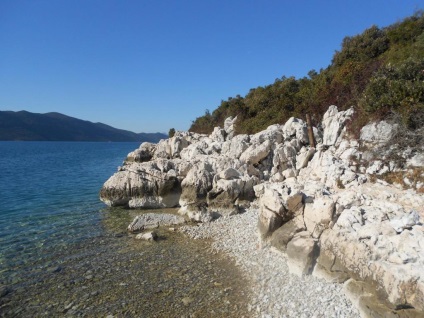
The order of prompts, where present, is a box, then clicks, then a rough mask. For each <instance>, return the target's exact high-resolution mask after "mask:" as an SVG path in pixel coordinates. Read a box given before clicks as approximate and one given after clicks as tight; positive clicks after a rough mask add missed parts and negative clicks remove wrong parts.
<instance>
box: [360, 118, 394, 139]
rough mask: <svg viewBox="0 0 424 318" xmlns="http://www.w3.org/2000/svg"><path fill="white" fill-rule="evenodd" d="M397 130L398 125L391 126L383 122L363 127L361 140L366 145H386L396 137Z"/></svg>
mask: <svg viewBox="0 0 424 318" xmlns="http://www.w3.org/2000/svg"><path fill="white" fill-rule="evenodd" d="M397 130H398V125H397V124H389V123H388V122H386V121H384V120H382V121H380V122H374V123H370V124H368V125H366V126H364V127H362V129H361V135H360V138H359V139H360V140H361V141H363V142H366V143H371V144H379V145H384V144H387V143H388V142H389V141H390V140H391V139H392V138H393V137H394V136H395V135H396V133H397Z"/></svg>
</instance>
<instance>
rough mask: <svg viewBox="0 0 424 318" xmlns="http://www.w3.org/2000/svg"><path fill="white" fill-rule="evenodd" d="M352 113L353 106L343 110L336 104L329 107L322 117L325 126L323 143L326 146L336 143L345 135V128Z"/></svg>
mask: <svg viewBox="0 0 424 318" xmlns="http://www.w3.org/2000/svg"><path fill="white" fill-rule="evenodd" d="M352 115H353V108H350V109H349V110H346V111H341V112H339V111H338V109H337V106H334V105H332V106H330V107H329V108H328V110H327V111H326V112H325V114H324V116H323V119H322V127H323V128H324V135H323V138H322V143H323V145H324V146H332V145H335V144H336V143H337V141H339V140H340V139H341V138H342V137H343V134H342V132H343V129H344V128H345V125H346V122H347V121H348V120H349V119H351V117H352Z"/></svg>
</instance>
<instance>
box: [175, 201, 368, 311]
mask: <svg viewBox="0 0 424 318" xmlns="http://www.w3.org/2000/svg"><path fill="white" fill-rule="evenodd" d="M257 219H258V211H257V210H256V209H250V210H247V211H246V212H245V213H242V214H237V215H233V216H229V217H223V218H219V219H218V220H216V221H214V222H210V223H201V224H198V225H197V226H185V227H182V228H181V229H180V230H181V231H183V232H184V233H186V234H187V235H188V236H190V237H191V238H193V239H206V238H208V239H212V240H213V242H212V245H211V249H212V251H214V252H216V253H218V252H224V253H225V254H227V255H228V256H229V257H230V258H232V259H233V260H234V261H235V262H236V264H237V266H239V268H240V269H241V270H242V273H244V274H245V277H247V278H248V280H249V281H250V283H251V289H252V290H251V300H250V303H249V304H248V305H247V306H248V308H247V311H248V313H249V317H263V318H265V317H267V318H268V317H269V318H271V317H282V318H283V317H287V318H288V317H304V318H311V317H315V318H319V317H346V318H348V317H352V318H354V317H355V318H357V317H360V314H359V312H358V311H357V309H356V308H355V307H354V306H353V305H352V303H351V302H350V300H349V299H347V297H346V296H345V294H344V292H343V286H342V285H341V284H334V283H328V282H325V281H323V280H320V279H317V278H315V277H313V276H303V277H298V276H296V275H292V274H290V273H289V270H288V267H287V264H286V259H285V256H284V254H282V253H280V252H279V251H277V250H275V249H274V248H272V247H269V246H266V245H263V244H261V243H260V240H259V237H258V235H257Z"/></svg>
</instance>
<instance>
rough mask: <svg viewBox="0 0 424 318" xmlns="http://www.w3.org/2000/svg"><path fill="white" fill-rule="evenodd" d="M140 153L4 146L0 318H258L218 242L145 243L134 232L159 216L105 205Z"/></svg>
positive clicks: (97, 146) (169, 237)
mask: <svg viewBox="0 0 424 318" xmlns="http://www.w3.org/2000/svg"><path fill="white" fill-rule="evenodd" d="M138 146H139V144H138V143H134V142H128V143H127V142H119V143H118V142H12V141H10V142H0V317H107V316H109V317H222V316H226V317H249V314H248V313H247V312H246V311H245V307H246V303H247V302H248V298H249V295H248V288H246V286H247V285H246V284H247V283H246V278H245V277H244V276H243V274H242V273H240V271H239V270H238V269H237V267H236V266H235V264H234V262H233V261H232V260H231V259H229V258H228V257H227V256H226V255H221V254H219V253H216V252H212V251H211V250H210V242H209V241H206V240H191V239H189V238H187V237H185V236H184V235H183V234H182V233H179V232H178V231H177V232H170V231H168V230H167V229H159V240H158V241H157V242H140V241H139V240H136V239H135V238H134V236H133V235H131V234H129V233H127V231H126V226H127V225H128V224H129V222H130V221H131V220H132V218H133V217H134V216H135V215H138V214H142V213H147V212H152V211H146V210H126V209H123V208H110V207H107V206H105V205H104V204H103V203H102V202H101V201H100V200H99V190H100V189H101V187H102V185H103V183H104V182H105V181H106V180H107V179H108V178H109V177H110V176H111V175H112V174H113V173H114V172H116V171H117V167H118V166H120V165H122V162H123V160H124V159H125V157H126V155H127V153H129V152H130V151H133V150H134V149H136V148H138ZM154 212H155V213H164V212H167V213H176V211H175V210H169V211H162V210H160V211H158V210H155V211H154ZM193 226H195V225H193Z"/></svg>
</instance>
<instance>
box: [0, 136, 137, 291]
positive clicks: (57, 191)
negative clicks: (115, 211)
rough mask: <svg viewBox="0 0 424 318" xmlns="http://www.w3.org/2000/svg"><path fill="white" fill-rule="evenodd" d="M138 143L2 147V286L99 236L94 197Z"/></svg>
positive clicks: (100, 206)
mask: <svg viewBox="0 0 424 318" xmlns="http://www.w3.org/2000/svg"><path fill="white" fill-rule="evenodd" d="M137 147H138V143H134V142H128V143H125V142H121V143H103V142H0V284H5V285H9V284H11V283H15V282H16V281H19V280H22V279H25V273H27V274H28V275H29V274H30V273H31V271H32V269H33V267H36V266H45V263H46V262H47V260H49V261H52V260H51V255H52V253H53V252H54V251H58V250H60V249H62V248H65V247H67V246H68V245H70V244H72V243H75V242H78V241H81V240H84V239H87V238H90V237H95V236H99V235H101V231H102V227H101V226H100V221H101V218H102V213H101V212H102V210H103V209H104V208H105V206H104V204H103V203H102V202H100V201H99V198H98V193H99V190H100V188H101V186H102V184H103V183H104V182H105V181H106V180H107V179H108V178H109V176H111V175H112V174H113V173H114V172H115V171H116V169H117V166H119V165H120V164H121V163H122V161H123V159H125V155H126V154H127V153H128V152H130V151H132V150H133V149H135V148H137Z"/></svg>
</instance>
